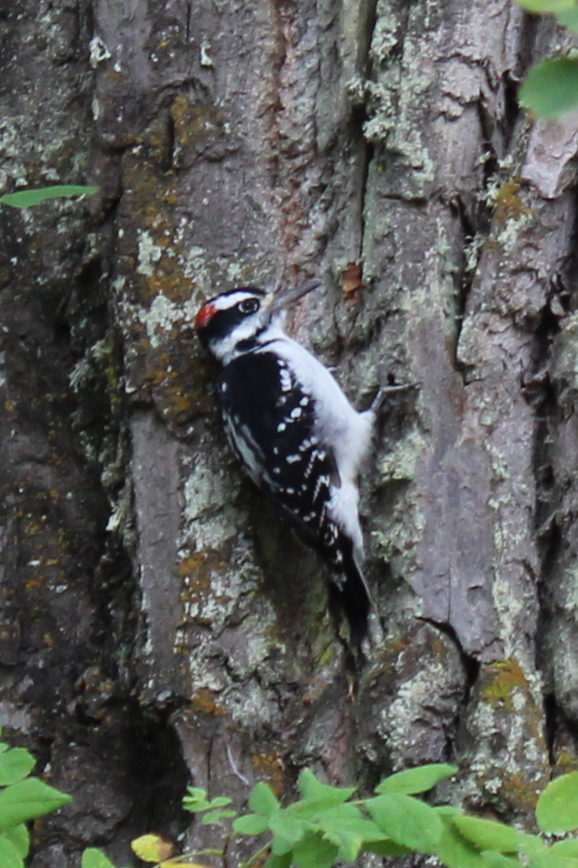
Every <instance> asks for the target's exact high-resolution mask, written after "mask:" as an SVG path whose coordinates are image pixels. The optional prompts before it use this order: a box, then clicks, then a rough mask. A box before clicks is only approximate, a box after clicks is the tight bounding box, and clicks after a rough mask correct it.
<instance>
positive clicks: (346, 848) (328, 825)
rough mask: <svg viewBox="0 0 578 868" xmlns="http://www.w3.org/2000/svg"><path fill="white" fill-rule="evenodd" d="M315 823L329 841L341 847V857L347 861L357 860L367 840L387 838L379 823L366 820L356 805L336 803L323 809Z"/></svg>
mask: <svg viewBox="0 0 578 868" xmlns="http://www.w3.org/2000/svg"><path fill="white" fill-rule="evenodd" d="M315 825H316V826H317V827H318V829H319V831H321V832H322V833H323V837H324V838H325V839H326V840H327V841H330V842H331V843H332V844H335V846H336V847H338V848H339V858H340V859H344V860H345V861H346V862H355V860H356V859H357V856H358V854H359V851H360V850H361V847H362V846H363V845H364V844H365V843H366V842H369V841H383V839H384V838H385V835H384V834H383V832H382V831H381V829H380V828H379V826H378V825H377V823H374V822H373V821H372V820H366V819H365V817H364V816H363V814H362V813H361V811H360V810H359V808H357V807H355V805H336V806H335V807H334V808H329V809H328V810H326V811H322V812H321V813H320V814H319V815H318V817H317V818H316V821H315Z"/></svg>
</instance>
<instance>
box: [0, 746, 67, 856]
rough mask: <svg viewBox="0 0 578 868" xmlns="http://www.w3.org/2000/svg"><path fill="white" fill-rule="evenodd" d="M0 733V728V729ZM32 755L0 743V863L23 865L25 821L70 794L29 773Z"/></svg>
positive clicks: (26, 841) (59, 803) (64, 800)
mask: <svg viewBox="0 0 578 868" xmlns="http://www.w3.org/2000/svg"><path fill="white" fill-rule="evenodd" d="M0 734H1V730H0ZM34 764H35V760H34V757H33V756H32V755H31V754H30V753H29V752H28V751H27V750H24V748H20V747H14V748H10V747H8V745H7V744H5V743H4V742H1V743H0V865H1V866H2V868H24V859H25V858H26V856H27V855H28V850H29V848H30V836H29V833H28V829H27V827H26V825H25V823H26V822H28V821H29V820H35V819H36V818H37V817H42V816H44V814H48V813H49V812H50V811H55V810H56V809H57V808H60V807H62V806H63V805H67V804H68V803H69V802H70V801H71V797H70V796H67V795H66V794H65V793H61V792H59V790H55V789H54V787H50V786H48V784H45V783H44V781H41V780H40V779H39V778H31V777H29V774H30V772H31V771H32V769H33V767H34Z"/></svg>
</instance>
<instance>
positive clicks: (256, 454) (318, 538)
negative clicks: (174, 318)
mask: <svg viewBox="0 0 578 868" xmlns="http://www.w3.org/2000/svg"><path fill="white" fill-rule="evenodd" d="M220 397H221V407H222V411H223V419H224V422H225V429H226V431H227V435H228V437H229V440H230V442H231V445H232V446H233V448H234V450H235V452H236V453H237V455H238V456H239V458H240V459H241V461H242V463H243V464H244V465H245V468H246V469H247V471H248V473H249V475H250V476H251V478H252V479H253V481H254V482H256V483H257V485H259V487H260V488H262V489H263V490H264V491H266V492H267V493H268V494H269V495H270V496H272V497H273V499H274V500H275V501H276V503H277V504H278V506H279V508H280V509H281V512H282V514H283V515H284V517H285V518H286V519H288V520H289V521H290V522H291V524H292V525H293V526H294V527H295V529H296V530H297V531H298V532H299V534H300V535H301V536H302V537H304V539H305V541H306V542H307V543H308V544H309V545H311V546H313V547H315V548H316V549H318V550H319V551H320V552H321V553H322V554H323V556H324V558H325V559H326V560H327V561H329V563H330V565H332V566H334V567H336V568H337V569H339V568H340V567H341V562H342V558H343V554H342V552H341V546H340V545H339V537H340V531H339V529H338V527H337V526H336V524H335V522H334V521H332V520H331V518H330V517H329V515H328V512H327V507H328V504H329V498H330V494H331V491H330V486H331V484H332V483H333V484H339V478H338V475H337V469H336V465H335V460H334V457H333V454H332V453H331V452H330V451H328V450H327V449H326V448H323V447H322V446H321V445H320V443H319V441H318V439H317V437H316V436H315V432H314V404H313V398H312V397H311V395H308V394H306V392H304V391H303V389H302V388H301V387H300V385H299V383H298V382H297V381H296V379H295V376H294V375H293V373H292V371H291V369H290V367H289V365H288V364H287V362H286V361H285V360H284V359H282V358H280V357H278V356H276V355H273V353H268V352H255V353H246V354H244V355H242V356H239V357H237V358H236V359H234V360H233V361H231V362H229V364H227V365H225V367H224V368H223V372H222V378H221V384H220Z"/></svg>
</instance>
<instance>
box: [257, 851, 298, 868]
mask: <svg viewBox="0 0 578 868" xmlns="http://www.w3.org/2000/svg"><path fill="white" fill-rule="evenodd" d="M291 861H292V855H291V853H290V852H289V853H285V854H284V855H283V856H276V855H275V854H274V853H271V855H270V856H269V858H268V859H267V861H266V862H265V864H264V865H263V868H291Z"/></svg>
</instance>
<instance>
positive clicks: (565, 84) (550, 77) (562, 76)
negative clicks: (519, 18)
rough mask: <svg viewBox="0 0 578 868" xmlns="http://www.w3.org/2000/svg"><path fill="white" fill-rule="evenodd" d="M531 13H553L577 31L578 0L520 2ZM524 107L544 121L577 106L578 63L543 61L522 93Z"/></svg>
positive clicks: (561, 60) (525, 80)
mask: <svg viewBox="0 0 578 868" xmlns="http://www.w3.org/2000/svg"><path fill="white" fill-rule="evenodd" d="M517 2H518V3H519V5H520V6H522V7H523V8H524V9H526V10H527V11H528V12H535V13H539V14H545V13H553V14H555V15H556V19H557V21H558V23H559V24H562V25H563V26H565V27H568V28H570V30H575V31H577V32H578V2H577V0H517ZM518 96H519V100H520V103H521V105H523V106H525V108H527V109H529V110H530V111H532V112H533V113H534V114H535V115H537V116H538V117H542V118H557V117H559V116H560V115H561V114H563V113H564V112H567V111H571V110H572V109H574V108H576V107H577V106H578V60H576V59H575V58H571V57H560V58H557V59H553V60H544V61H542V63H539V64H538V65H537V66H534V67H532V69H531V70H530V71H529V73H528V74H527V76H526V78H525V79H524V81H523V83H522V86H521V87H520V90H519V94H518Z"/></svg>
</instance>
